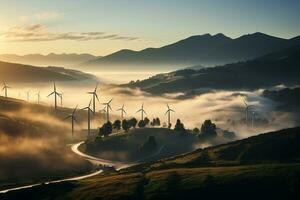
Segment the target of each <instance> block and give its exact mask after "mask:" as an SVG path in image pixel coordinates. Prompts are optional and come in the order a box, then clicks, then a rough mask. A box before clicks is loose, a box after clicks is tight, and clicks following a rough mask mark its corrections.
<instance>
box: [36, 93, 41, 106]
mask: <svg viewBox="0 0 300 200" xmlns="http://www.w3.org/2000/svg"><path fill="white" fill-rule="evenodd" d="M40 94H41V92H40V91H39V92H38V93H36V95H37V98H38V101H37V103H38V104H40V98H41V95H40Z"/></svg>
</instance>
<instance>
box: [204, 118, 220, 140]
mask: <svg viewBox="0 0 300 200" xmlns="http://www.w3.org/2000/svg"><path fill="white" fill-rule="evenodd" d="M216 130H217V126H216V124H214V123H212V122H211V120H210V119H208V120H205V121H204V123H203V124H202V126H201V135H202V136H204V137H216V136H217V131H216Z"/></svg>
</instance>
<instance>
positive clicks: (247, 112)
mask: <svg viewBox="0 0 300 200" xmlns="http://www.w3.org/2000/svg"><path fill="white" fill-rule="evenodd" d="M244 104H245V120H246V125H247V126H248V125H249V124H248V119H249V109H250V108H251V107H252V105H248V104H247V103H246V101H245V100H244Z"/></svg>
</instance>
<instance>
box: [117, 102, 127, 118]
mask: <svg viewBox="0 0 300 200" xmlns="http://www.w3.org/2000/svg"><path fill="white" fill-rule="evenodd" d="M117 111H121V119H123V117H124V113H125V114H126V111H125V109H124V104H123V106H122V107H121V108H119V109H118V110H117Z"/></svg>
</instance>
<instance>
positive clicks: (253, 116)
mask: <svg viewBox="0 0 300 200" xmlns="http://www.w3.org/2000/svg"><path fill="white" fill-rule="evenodd" d="M255 114H256V113H255V112H254V111H252V120H251V121H252V122H251V126H252V129H253V128H254V120H255Z"/></svg>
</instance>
